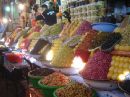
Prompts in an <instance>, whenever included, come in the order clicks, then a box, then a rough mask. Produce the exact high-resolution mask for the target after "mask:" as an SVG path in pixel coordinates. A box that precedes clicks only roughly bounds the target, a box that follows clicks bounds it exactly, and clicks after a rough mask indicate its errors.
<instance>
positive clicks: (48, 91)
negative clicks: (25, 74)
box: [38, 80, 62, 97]
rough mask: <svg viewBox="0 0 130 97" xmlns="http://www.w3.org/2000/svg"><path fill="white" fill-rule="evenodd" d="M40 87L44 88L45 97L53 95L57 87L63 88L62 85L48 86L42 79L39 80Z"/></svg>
mask: <svg viewBox="0 0 130 97" xmlns="http://www.w3.org/2000/svg"><path fill="white" fill-rule="evenodd" d="M38 85H39V87H40V88H41V90H42V93H43V94H44V96H45V97H53V93H54V91H55V90H56V89H58V88H61V87H62V86H52V87H51V86H47V85H44V84H41V80H40V81H39V82H38Z"/></svg>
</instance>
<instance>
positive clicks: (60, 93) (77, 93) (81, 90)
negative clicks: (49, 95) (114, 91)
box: [56, 83, 93, 97]
mask: <svg viewBox="0 0 130 97" xmlns="http://www.w3.org/2000/svg"><path fill="white" fill-rule="evenodd" d="M92 95H93V93H92V90H91V89H89V88H86V86H84V85H83V84H80V83H72V84H69V85H67V86H65V87H64V88H60V89H58V90H56V96H57V97H92Z"/></svg>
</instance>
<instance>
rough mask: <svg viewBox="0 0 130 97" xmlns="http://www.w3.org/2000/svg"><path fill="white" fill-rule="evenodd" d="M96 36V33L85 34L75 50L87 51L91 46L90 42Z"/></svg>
mask: <svg viewBox="0 0 130 97" xmlns="http://www.w3.org/2000/svg"><path fill="white" fill-rule="evenodd" d="M96 35H97V32H95V31H93V30H91V31H89V32H86V34H85V35H84V36H83V38H82V39H81V42H80V43H79V44H78V45H77V47H76V48H75V49H76V50H83V51H88V48H89V47H90V46H91V43H92V40H93V39H94V37H95V36H96Z"/></svg>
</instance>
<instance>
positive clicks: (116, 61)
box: [108, 56, 130, 80]
mask: <svg viewBox="0 0 130 97" xmlns="http://www.w3.org/2000/svg"><path fill="white" fill-rule="evenodd" d="M128 71H130V58H129V57H121V56H113V57H112V62H111V67H110V68H109V73H108V78H109V79H113V80H119V78H120V75H122V74H124V73H125V72H128Z"/></svg>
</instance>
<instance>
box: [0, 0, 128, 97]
mask: <svg viewBox="0 0 130 97" xmlns="http://www.w3.org/2000/svg"><path fill="white" fill-rule="evenodd" d="M54 1H55V2H54V4H55V3H56V0H54ZM61 4H64V8H65V7H66V9H67V12H69V11H70V15H71V21H67V20H66V19H65V18H61V17H62V13H61V12H62V8H61V9H59V13H58V14H57V17H58V19H59V17H60V19H61V21H58V23H56V24H54V25H51V26H49V25H46V24H44V25H43V24H42V23H41V21H39V20H37V21H36V24H35V25H34V26H32V27H30V28H26V29H22V28H16V29H15V31H14V32H13V33H12V34H11V35H10V36H9V37H8V39H7V40H6V41H5V46H6V47H5V48H8V50H4V51H1V52H2V53H1V56H2V58H3V60H2V61H4V64H3V66H4V68H5V69H6V70H7V71H8V73H7V72H6V73H4V74H5V75H6V76H5V78H9V77H8V76H7V75H9V74H12V72H15V70H23V71H24V70H27V72H26V74H27V73H28V75H26V76H24V77H26V78H27V79H26V81H27V86H28V89H27V90H26V92H27V94H28V95H27V97H41V96H43V97H125V96H126V97H129V94H130V91H129V90H130V82H129V80H130V76H129V75H130V38H129V36H130V33H129V32H130V31H129V26H130V16H129V15H128V16H125V18H124V19H123V21H122V22H121V24H120V25H118V24H117V23H119V21H116V24H113V23H114V22H113V21H111V23H110V22H108V20H107V22H106V20H105V19H104V18H106V17H108V15H110V12H109V11H108V12H107V11H106V10H108V9H107V8H109V7H110V5H109V1H107V2H106V1H105V0H98V1H96V0H81V1H76V0H68V1H67V2H63V3H62V2H61ZM64 8H63V9H64ZM112 9H113V8H112ZM115 9H116V8H115ZM64 10H65V9H64ZM68 10H69V11H68ZM125 14H126V13H125ZM67 19H68V18H67ZM104 20H105V22H104ZM1 48H2V47H1ZM9 72H10V73H9ZM12 75H13V74H12ZM12 75H11V78H13V76H12ZM22 75H23V74H22ZM16 78H22V76H21V75H20V76H19V77H17V76H16ZM15 81H16V79H15ZM18 82H19V80H18ZM32 92H33V93H32ZM17 97H19V96H17Z"/></svg>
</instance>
